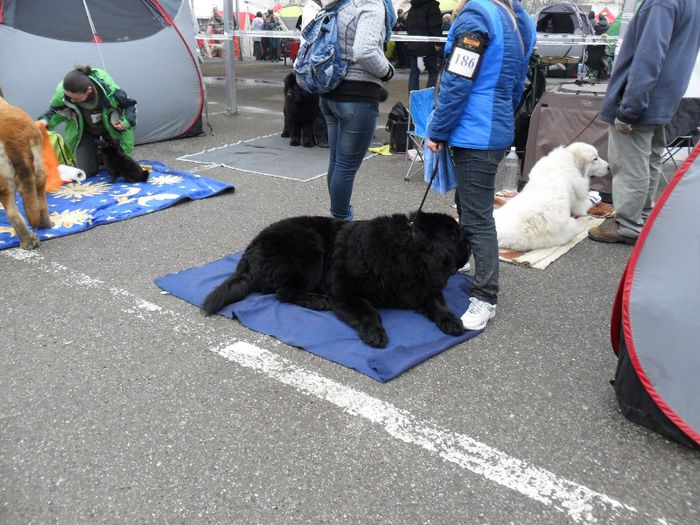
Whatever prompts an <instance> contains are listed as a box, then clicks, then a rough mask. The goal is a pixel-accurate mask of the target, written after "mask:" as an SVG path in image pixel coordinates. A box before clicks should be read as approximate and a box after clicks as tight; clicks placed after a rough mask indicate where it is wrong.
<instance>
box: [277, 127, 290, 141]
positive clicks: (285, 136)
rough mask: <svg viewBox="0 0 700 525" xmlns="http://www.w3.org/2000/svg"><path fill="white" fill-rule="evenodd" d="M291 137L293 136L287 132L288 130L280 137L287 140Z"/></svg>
mask: <svg viewBox="0 0 700 525" xmlns="http://www.w3.org/2000/svg"><path fill="white" fill-rule="evenodd" d="M289 136H291V135H290V133H289V131H287V130H286V129H285V130H284V131H283V132H282V134H281V135H280V137H282V138H285V139H286V138H287V137H289Z"/></svg>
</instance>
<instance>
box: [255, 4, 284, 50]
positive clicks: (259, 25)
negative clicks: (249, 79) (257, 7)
mask: <svg viewBox="0 0 700 525" xmlns="http://www.w3.org/2000/svg"><path fill="white" fill-rule="evenodd" d="M250 29H251V30H252V31H284V30H285V27H284V24H282V21H281V20H280V18H279V17H278V16H277V15H276V14H275V13H274V12H273V11H272V10H271V9H268V10H267V12H266V13H265V15H263V14H262V13H261V12H260V11H258V12H257V13H256V14H255V18H253V22H252V23H251V26H250ZM280 48H281V40H280V39H279V38H265V37H256V38H254V39H253V54H254V55H255V60H272V61H273V62H276V61H278V60H282V58H281V56H280Z"/></svg>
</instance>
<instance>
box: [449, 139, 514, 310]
mask: <svg viewBox="0 0 700 525" xmlns="http://www.w3.org/2000/svg"><path fill="white" fill-rule="evenodd" d="M505 154H506V152H505V150H490V151H484V150H476V149H464V148H453V150H452V158H453V160H454V163H455V173H456V175H457V191H456V192H455V203H456V204H457V211H458V213H459V224H460V228H461V234H462V239H463V241H464V242H465V243H466V244H467V247H468V248H469V250H470V251H471V253H472V254H473V255H474V280H473V281H472V289H471V294H472V296H473V297H476V298H477V299H479V300H480V301H486V302H487V303H490V304H496V303H497V302H498V239H497V237H496V223H495V221H494V220H493V196H494V193H495V191H496V168H497V167H498V163H499V162H501V159H503V157H504V156H505Z"/></svg>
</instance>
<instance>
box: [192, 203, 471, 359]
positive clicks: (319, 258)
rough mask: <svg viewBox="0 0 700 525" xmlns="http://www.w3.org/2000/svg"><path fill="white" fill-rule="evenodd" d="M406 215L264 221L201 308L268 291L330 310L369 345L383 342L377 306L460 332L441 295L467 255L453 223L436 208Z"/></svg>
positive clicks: (207, 310) (206, 309) (211, 308)
mask: <svg viewBox="0 0 700 525" xmlns="http://www.w3.org/2000/svg"><path fill="white" fill-rule="evenodd" d="M413 215H414V214H412V216H413ZM411 218H412V217H407V216H406V215H400V214H397V215H391V216H388V217H377V218H375V219H371V220H367V221H355V222H345V221H340V220H337V219H332V218H330V217H292V218H289V219H284V220H281V221H279V222H276V223H274V224H271V225H270V226H268V227H267V228H265V229H264V230H263V231H261V232H260V233H259V234H258V235H257V236H256V237H255V238H254V239H253V241H252V242H251V243H250V245H248V247H247V248H246V250H245V252H244V253H243V256H242V257H241V260H240V262H239V263H238V267H237V268H236V271H235V273H234V274H233V275H231V277H229V278H228V279H227V280H226V281H225V282H224V283H223V284H221V285H220V286H219V287H218V288H216V289H215V290H214V291H212V292H211V293H210V294H209V295H208V296H207V298H206V300H205V301H204V306H203V307H202V309H203V310H204V312H205V313H206V314H207V315H211V314H213V313H216V312H218V311H219V310H220V309H221V308H223V307H224V306H225V305H227V304H230V303H235V302H237V301H240V300H242V299H243V298H244V297H246V296H247V295H248V294H251V293H253V292H260V293H274V294H275V295H276V296H277V299H279V300H280V301H282V302H286V303H293V304H297V305H299V306H303V307H305V308H310V309H313V310H332V311H333V312H334V313H335V314H336V315H337V316H338V318H339V319H341V320H342V321H344V322H346V323H347V324H348V325H350V326H351V327H352V328H354V329H355V330H357V332H358V333H359V335H360V338H361V339H362V340H363V341H364V342H365V343H366V344H368V345H370V346H375V347H384V346H386V345H387V342H388V337H387V334H386V332H385V331H384V327H383V326H382V320H381V317H380V315H379V312H377V310H376V308H380V307H388V308H406V309H413V310H416V311H418V312H420V313H422V314H424V315H425V316H426V317H428V319H430V320H431V321H433V322H434V323H435V324H436V325H437V327H438V328H440V330H442V331H443V332H445V333H447V334H450V335H454V336H457V335H461V334H463V333H464V328H463V326H462V322H461V321H460V320H459V318H457V317H456V316H455V315H454V314H453V313H452V312H451V311H450V310H449V309H448V308H447V305H446V303H445V299H444V297H443V295H442V290H443V288H444V287H445V285H446V284H447V279H448V278H449V277H450V275H452V274H453V273H455V272H456V271H457V269H458V268H461V267H462V266H463V265H464V264H465V263H466V261H467V257H468V253H467V249H466V248H465V247H464V246H463V244H462V243H461V242H460V240H459V226H458V224H457V222H456V221H455V220H454V219H453V218H452V217H450V216H449V215H445V214H441V213H421V214H419V215H418V218H417V219H416V221H415V222H414V223H413V226H411V225H410V224H409V220H411Z"/></svg>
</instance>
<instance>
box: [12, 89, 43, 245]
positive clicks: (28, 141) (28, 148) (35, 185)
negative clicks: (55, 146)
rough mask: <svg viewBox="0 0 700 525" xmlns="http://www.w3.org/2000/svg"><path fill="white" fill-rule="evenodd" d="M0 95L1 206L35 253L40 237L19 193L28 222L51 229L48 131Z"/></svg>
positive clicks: (37, 226)
mask: <svg viewBox="0 0 700 525" xmlns="http://www.w3.org/2000/svg"><path fill="white" fill-rule="evenodd" d="M1 95H2V92H0V204H2V205H3V207H4V208H5V211H6V212H7V218H8V220H9V221H10V223H11V224H12V226H13V228H14V229H15V231H16V232H17V236H18V237H19V242H20V247H21V248H23V249H25V250H32V249H34V248H36V247H37V246H39V238H38V237H37V235H36V234H35V233H34V232H32V231H31V230H30V229H29V228H28V227H27V223H26V222H25V221H24V218H23V217H22V214H21V213H20V212H19V209H18V208H17V202H16V194H17V190H19V192H20V193H21V194H22V199H23V201H24V210H25V212H26V214H27V219H29V223H30V224H31V225H32V227H33V228H34V229H44V228H51V227H52V226H53V225H52V224H51V219H49V208H48V205H47V204H46V172H45V171H44V162H43V160H42V159H43V157H42V153H43V148H44V141H45V140H49V139H48V134H47V133H46V129H45V128H44V127H43V126H37V125H36V124H35V123H34V121H33V120H32V118H31V117H30V116H29V115H28V114H27V113H26V112H24V111H23V110H21V109H19V108H18V107H16V106H13V105H11V104H9V103H8V102H7V101H6V100H5V99H4V98H2V96H1Z"/></svg>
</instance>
